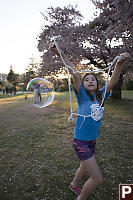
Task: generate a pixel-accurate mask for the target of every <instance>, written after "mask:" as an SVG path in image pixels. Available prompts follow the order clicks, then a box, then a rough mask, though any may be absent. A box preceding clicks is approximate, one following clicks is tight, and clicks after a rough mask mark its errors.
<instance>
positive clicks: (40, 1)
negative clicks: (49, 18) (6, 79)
mask: <svg viewBox="0 0 133 200" xmlns="http://www.w3.org/2000/svg"><path fill="white" fill-rule="evenodd" d="M69 4H71V5H76V4H77V5H78V10H80V11H81V14H82V15H83V16H84V18H85V19H84V21H87V22H88V20H90V19H92V18H93V14H94V12H95V10H94V5H93V4H92V3H91V2H90V1H89V0H82V1H81V0H73V1H71V0H67V1H64V0H1V1H0V29H1V31H0V73H8V72H9V69H10V66H11V65H12V66H13V70H14V72H15V73H19V74H22V73H23V72H25V68H26V67H27V65H28V63H29V59H30V58H31V57H34V58H35V59H36V60H39V59H40V53H39V52H38V49H37V39H36V38H37V36H38V35H39V33H40V32H41V28H42V27H43V18H42V15H41V14H40V12H44V11H45V10H46V9H47V8H48V7H50V6H53V7H57V6H60V7H63V6H67V5H69Z"/></svg>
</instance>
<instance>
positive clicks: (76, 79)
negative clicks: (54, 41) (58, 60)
mask: <svg viewBox="0 0 133 200" xmlns="http://www.w3.org/2000/svg"><path fill="white" fill-rule="evenodd" d="M50 49H51V51H53V52H54V53H55V54H56V55H57V56H60V55H59V53H58V51H57V49H56V46H55V45H54V46H53V47H51V48H50ZM61 54H62V57H63V59H64V61H65V63H66V64H67V65H68V66H70V67H71V68H72V69H71V68H68V70H69V72H70V74H71V75H72V76H73V85H74V88H75V89H76V92H77V93H79V92H80V85H81V79H80V73H78V72H76V70H75V68H74V66H73V64H72V63H71V62H70V60H69V59H68V58H67V56H66V55H65V54H64V52H63V51H62V50H61Z"/></svg>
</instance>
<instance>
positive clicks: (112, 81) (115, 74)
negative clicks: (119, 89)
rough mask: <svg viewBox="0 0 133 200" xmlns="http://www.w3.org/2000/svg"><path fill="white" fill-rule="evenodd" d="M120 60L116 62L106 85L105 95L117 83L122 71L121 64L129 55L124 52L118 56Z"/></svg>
mask: <svg viewBox="0 0 133 200" xmlns="http://www.w3.org/2000/svg"><path fill="white" fill-rule="evenodd" d="M120 56H121V58H120V59H119V60H118V61H117V63H116V65H115V68H114V72H113V74H112V76H111V79H110V81H109V83H108V85H107V90H106V91H107V93H109V92H110V90H111V89H113V87H114V86H115V85H116V84H117V82H118V81H119V77H120V74H121V70H122V64H123V62H124V61H125V60H126V59H127V58H129V57H130V55H129V53H127V52H125V53H122V54H120Z"/></svg>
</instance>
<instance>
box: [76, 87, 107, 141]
mask: <svg viewBox="0 0 133 200" xmlns="http://www.w3.org/2000/svg"><path fill="white" fill-rule="evenodd" d="M74 92H75V95H76V100H77V103H78V114H80V115H84V116H88V115H91V116H90V117H82V116H79V115H78V117H77V121H76V125H75V129H74V138H76V139H78V140H83V141H91V140H94V139H96V138H97V137H98V136H99V134H100V133H99V128H100V125H101V120H102V115H103V112H104V106H102V107H101V108H100V105H99V103H98V101H97V99H96V95H93V97H94V102H92V101H91V99H90V97H89V96H88V94H87V93H86V91H85V89H84V88H83V85H82V84H81V86H80V92H79V93H78V94H77V93H76V90H75V89H74ZM99 92H100V93H101V95H102V97H103V95H104V92H105V86H104V87H102V89H100V90H99ZM109 95H110V93H109V94H106V96H105V99H107V98H108V96H109ZM99 108H100V109H99ZM97 109H98V112H96V111H97Z"/></svg>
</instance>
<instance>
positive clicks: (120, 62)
mask: <svg viewBox="0 0 133 200" xmlns="http://www.w3.org/2000/svg"><path fill="white" fill-rule="evenodd" d="M120 56H121V58H120V59H119V60H118V61H117V64H118V65H121V64H122V63H123V62H124V61H125V60H126V59H127V58H130V54H129V53H127V52H124V53H121V54H120Z"/></svg>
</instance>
